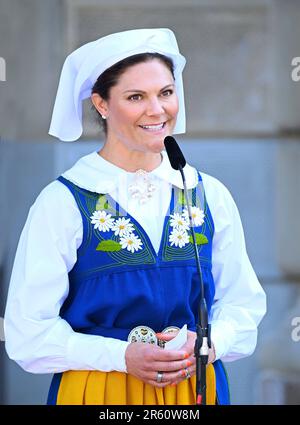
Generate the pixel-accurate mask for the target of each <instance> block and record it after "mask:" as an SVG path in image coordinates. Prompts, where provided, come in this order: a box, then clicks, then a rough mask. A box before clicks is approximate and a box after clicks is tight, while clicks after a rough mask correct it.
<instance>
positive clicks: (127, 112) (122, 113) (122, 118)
mask: <svg viewBox="0 0 300 425" xmlns="http://www.w3.org/2000/svg"><path fill="white" fill-rule="evenodd" d="M114 116H115V118H116V119H117V120H118V123H119V124H124V125H130V124H135V123H136V122H137V121H138V119H139V117H140V116H141V108H139V107H137V106H136V105H128V104H125V105H121V106H119V107H118V109H117V110H116V111H115V113H114Z"/></svg>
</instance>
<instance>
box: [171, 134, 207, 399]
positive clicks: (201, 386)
mask: <svg viewBox="0 0 300 425" xmlns="http://www.w3.org/2000/svg"><path fill="white" fill-rule="evenodd" d="M164 144H165V148H166V151H167V155H168V158H169V161H170V164H171V166H172V168H173V169H174V170H179V171H180V174H181V177H182V181H183V186H184V196H185V199H186V200H187V209H188V215H189V224H190V229H191V233H192V239H193V246H194V252H195V259H196V265H197V271H198V275H199V279H200V290H201V291H200V300H199V305H198V323H197V327H196V333H197V338H196V341H195V348H194V354H195V357H196V404H206V365H207V362H208V353H209V351H208V350H209V348H211V341H210V324H209V323H208V313H207V305H206V300H205V298H204V285H203V279H202V272H201V266H200V259H199V252H198V248H197V243H196V237H195V232H194V226H193V220H192V213H191V205H190V202H189V198H188V190H187V187H186V181H185V175H184V172H183V168H184V166H185V165H186V160H185V158H184V156H183V153H182V152H181V149H180V147H179V146H178V143H177V142H176V140H175V139H174V137H172V136H167V137H166V138H165V139H164Z"/></svg>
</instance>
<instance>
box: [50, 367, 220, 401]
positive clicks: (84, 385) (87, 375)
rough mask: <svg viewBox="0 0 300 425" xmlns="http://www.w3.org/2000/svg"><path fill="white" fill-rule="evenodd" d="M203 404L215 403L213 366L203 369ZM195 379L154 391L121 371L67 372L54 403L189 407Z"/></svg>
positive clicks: (193, 377) (193, 396)
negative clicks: (204, 387)
mask: <svg viewBox="0 0 300 425" xmlns="http://www.w3.org/2000/svg"><path fill="white" fill-rule="evenodd" d="M206 374H207V379H206V383H207V389H206V403H207V404H215V403H216V377H215V371H214V367H213V366H212V365H211V364H210V365H208V366H207V372H206ZM195 385H196V378H195V376H192V377H191V378H190V379H186V380H184V381H182V382H180V383H179V384H178V385H176V386H171V385H168V386H167V387H165V388H157V387H154V386H152V385H149V384H145V383H144V382H142V381H141V380H139V379H137V378H136V377H135V376H133V375H130V374H127V373H123V372H99V371H68V372H64V373H63V375H62V378H61V382H60V386H59V390H58V394H57V404H67V405H71V404H72V405H73V404H76V405H82V404H89V405H106V404H107V405H134V404H135V405H183V404H185V405H193V404H195V388H196V387H195Z"/></svg>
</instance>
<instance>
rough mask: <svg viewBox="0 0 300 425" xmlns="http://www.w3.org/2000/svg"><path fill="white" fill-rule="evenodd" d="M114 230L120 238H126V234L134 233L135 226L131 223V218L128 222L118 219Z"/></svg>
mask: <svg viewBox="0 0 300 425" xmlns="http://www.w3.org/2000/svg"><path fill="white" fill-rule="evenodd" d="M112 230H113V231H114V232H115V235H116V236H118V235H120V236H124V235H125V234H126V233H132V232H133V224H132V223H130V218H128V219H127V220H126V218H124V217H122V218H118V219H117V220H116V221H115V222H114V224H113V226H112Z"/></svg>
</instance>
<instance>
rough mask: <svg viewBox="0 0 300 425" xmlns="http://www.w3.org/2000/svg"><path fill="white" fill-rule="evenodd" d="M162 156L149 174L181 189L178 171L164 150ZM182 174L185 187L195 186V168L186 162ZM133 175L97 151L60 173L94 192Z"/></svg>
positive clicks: (107, 188)
mask: <svg viewBox="0 0 300 425" xmlns="http://www.w3.org/2000/svg"><path fill="white" fill-rule="evenodd" d="M162 156H163V159H162V162H161V163H160V165H159V166H158V167H157V168H155V169H154V170H153V171H151V172H150V173H149V174H150V175H152V176H155V177H158V178H159V179H162V180H165V181H167V182H169V183H171V184H172V185H174V186H176V187H179V188H180V189H183V183H182V178H181V175H180V172H179V171H176V170H174V169H173V168H172V167H171V164H170V162H169V158H168V156H167V153H166V152H165V151H163V152H162ZM184 174H185V178H186V185H187V188H188V189H192V188H194V187H196V186H197V184H198V173H197V171H196V169H195V168H193V167H191V166H190V165H189V164H186V166H185V167H184ZM134 175H135V173H132V172H128V171H125V170H123V169H122V168H119V167H117V166H116V165H114V164H112V163H111V162H109V161H106V160H105V159H104V158H102V157H101V156H100V155H98V153H97V152H92V153H90V154H88V155H86V156H84V157H82V158H80V159H79V160H78V161H77V162H76V163H75V164H74V165H73V167H71V168H70V169H69V170H67V171H65V172H64V173H63V174H62V176H63V177H65V178H66V179H67V180H69V181H71V182H72V183H74V184H76V185H77V186H79V187H81V188H82V189H86V190H89V191H91V192H96V193H110V192H112V191H113V190H114V189H115V188H116V187H117V186H118V185H119V182H120V179H128V177H129V178H130V177H133V176H134Z"/></svg>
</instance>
